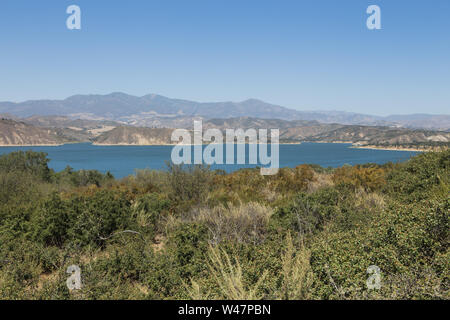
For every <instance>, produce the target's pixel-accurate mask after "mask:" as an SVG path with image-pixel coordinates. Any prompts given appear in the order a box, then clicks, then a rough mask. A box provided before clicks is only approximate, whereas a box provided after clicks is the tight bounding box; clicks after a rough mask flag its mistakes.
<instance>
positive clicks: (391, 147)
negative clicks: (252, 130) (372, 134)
mask: <svg viewBox="0 0 450 320" xmlns="http://www.w3.org/2000/svg"><path fill="white" fill-rule="evenodd" d="M302 143H321V144H322V143H333V144H350V145H351V146H349V148H354V149H368V150H386V151H409V152H427V151H432V150H433V149H432V147H430V148H424V149H419V148H407V147H396V146H376V145H358V144H353V143H352V142H345V141H335V142H329V141H299V142H282V143H279V145H300V144H302ZM73 144H91V145H93V146H98V147H152V146H177V145H178V144H176V143H172V144H169V143H155V144H131V143H95V142H76V143H60V144H9V145H7V144H0V148H7V147H12V148H15V147H24V148H26V147H60V146H64V145H73ZM246 144H248V143H246ZM202 145H205V146H206V145H210V144H207V143H205V144H202ZM183 146H185V145H183ZM192 146H195V144H192Z"/></svg>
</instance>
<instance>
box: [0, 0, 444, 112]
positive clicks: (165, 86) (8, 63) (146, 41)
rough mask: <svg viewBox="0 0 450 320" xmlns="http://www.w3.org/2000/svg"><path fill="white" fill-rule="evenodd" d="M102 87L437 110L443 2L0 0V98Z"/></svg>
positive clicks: (320, 106)
mask: <svg viewBox="0 0 450 320" xmlns="http://www.w3.org/2000/svg"><path fill="white" fill-rule="evenodd" d="M71 4H77V5H79V6H80V7H81V10H82V30H80V31H70V30H68V29H67V28H66V19H67V17H68V15H67V14H66V8H67V7H68V6H69V5H71ZM370 4H377V5H379V6H380V7H381V13H382V30H374V31H370V30H368V29H367V28H366V18H367V17H368V15H367V14H366V8H367V6H368V5H370ZM113 91H121V92H125V93H129V94H133V95H144V94H148V93H159V94H162V95H166V96H169V97H173V98H184V99H192V100H197V101H222V100H227V101H229V100H232V101H240V100H244V99H247V98H258V99H262V100H265V101H267V102H271V103H275V104H280V105H283V106H287V107H291V108H295V109H299V110H332V109H333V110H345V111H354V112H363V113H370V114H381V115H384V114H393V113H419V112H425V113H445V114H448V113H449V110H450V1H449V0H433V1H429V0H408V1H406V0H405V1H403V0H390V1H386V0H371V1H365V0H342V1H335V0H329V1H325V0H323V1H322V0H310V1H301V0H292V1H285V0H277V1H275V0H272V1H265V0H177V1H175V0H142V1H141V0H129V1H118V0H109V1H106V0H95V1H93V0H72V1H65V0H53V1H50V0H39V1H29V0H26V1H25V0H1V2H0V101H24V100H28V99H43V98H52V99H53V98H66V97H68V96H70V95H73V94H88V93H99V94H106V93H110V92H113Z"/></svg>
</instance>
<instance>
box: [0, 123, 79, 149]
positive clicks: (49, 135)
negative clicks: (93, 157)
mask: <svg viewBox="0 0 450 320" xmlns="http://www.w3.org/2000/svg"><path fill="white" fill-rule="evenodd" d="M74 141H75V139H72V138H70V137H68V136H66V135H65V134H63V133H62V132H58V131H56V130H52V129H44V128H38V127H34V126H31V125H28V124H26V123H23V122H17V121H14V120H6V119H1V120H0V145H1V146H11V145H19V146H20V145H58V144H62V143H68V142H74Z"/></svg>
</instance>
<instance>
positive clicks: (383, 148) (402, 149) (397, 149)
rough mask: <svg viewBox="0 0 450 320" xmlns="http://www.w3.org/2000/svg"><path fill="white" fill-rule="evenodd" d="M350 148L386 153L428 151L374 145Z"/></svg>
mask: <svg viewBox="0 0 450 320" xmlns="http://www.w3.org/2000/svg"><path fill="white" fill-rule="evenodd" d="M350 148H354V149H368V150H386V151H412V152H427V151H431V150H430V149H419V148H405V147H389V146H374V145H367V146H362V145H352V146H351V147H350Z"/></svg>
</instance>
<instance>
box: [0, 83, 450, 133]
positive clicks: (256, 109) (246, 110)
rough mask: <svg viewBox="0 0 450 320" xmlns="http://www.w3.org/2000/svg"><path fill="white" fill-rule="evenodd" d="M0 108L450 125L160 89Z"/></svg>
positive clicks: (124, 117)
mask: <svg viewBox="0 0 450 320" xmlns="http://www.w3.org/2000/svg"><path fill="white" fill-rule="evenodd" d="M0 113H2V114H8V115H9V116H4V115H3V117H5V118H13V117H21V118H29V117H32V116H36V115H39V116H54V115H57V116H67V117H69V118H70V119H82V120H103V121H116V122H119V123H121V124H126V125H132V126H141V127H158V128H163V127H164V128H185V127H190V126H192V122H193V120H195V119H197V120H198V119H204V120H209V119H228V118H239V117H251V118H260V119H280V120H302V121H318V122H320V123H328V124H330V123H337V124H343V125H367V126H389V127H405V128H421V129H432V130H440V131H449V130H450V115H430V114H411V115H391V116H386V117H381V116H374V115H367V114H360V113H352V112H343V111H299V110H294V109H289V108H286V107H283V106H279V105H274V104H270V103H266V102H264V101H261V100H257V99H249V100H245V101H242V102H231V101H228V102H195V101H189V100H182V99H171V98H167V97H164V96H161V95H157V94H149V95H145V96H142V97H136V96H132V95H128V94H125V93H120V92H116V93H111V94H107V95H75V96H72V97H69V98H67V99H64V100H30V101H25V102H21V103H14V102H0Z"/></svg>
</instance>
